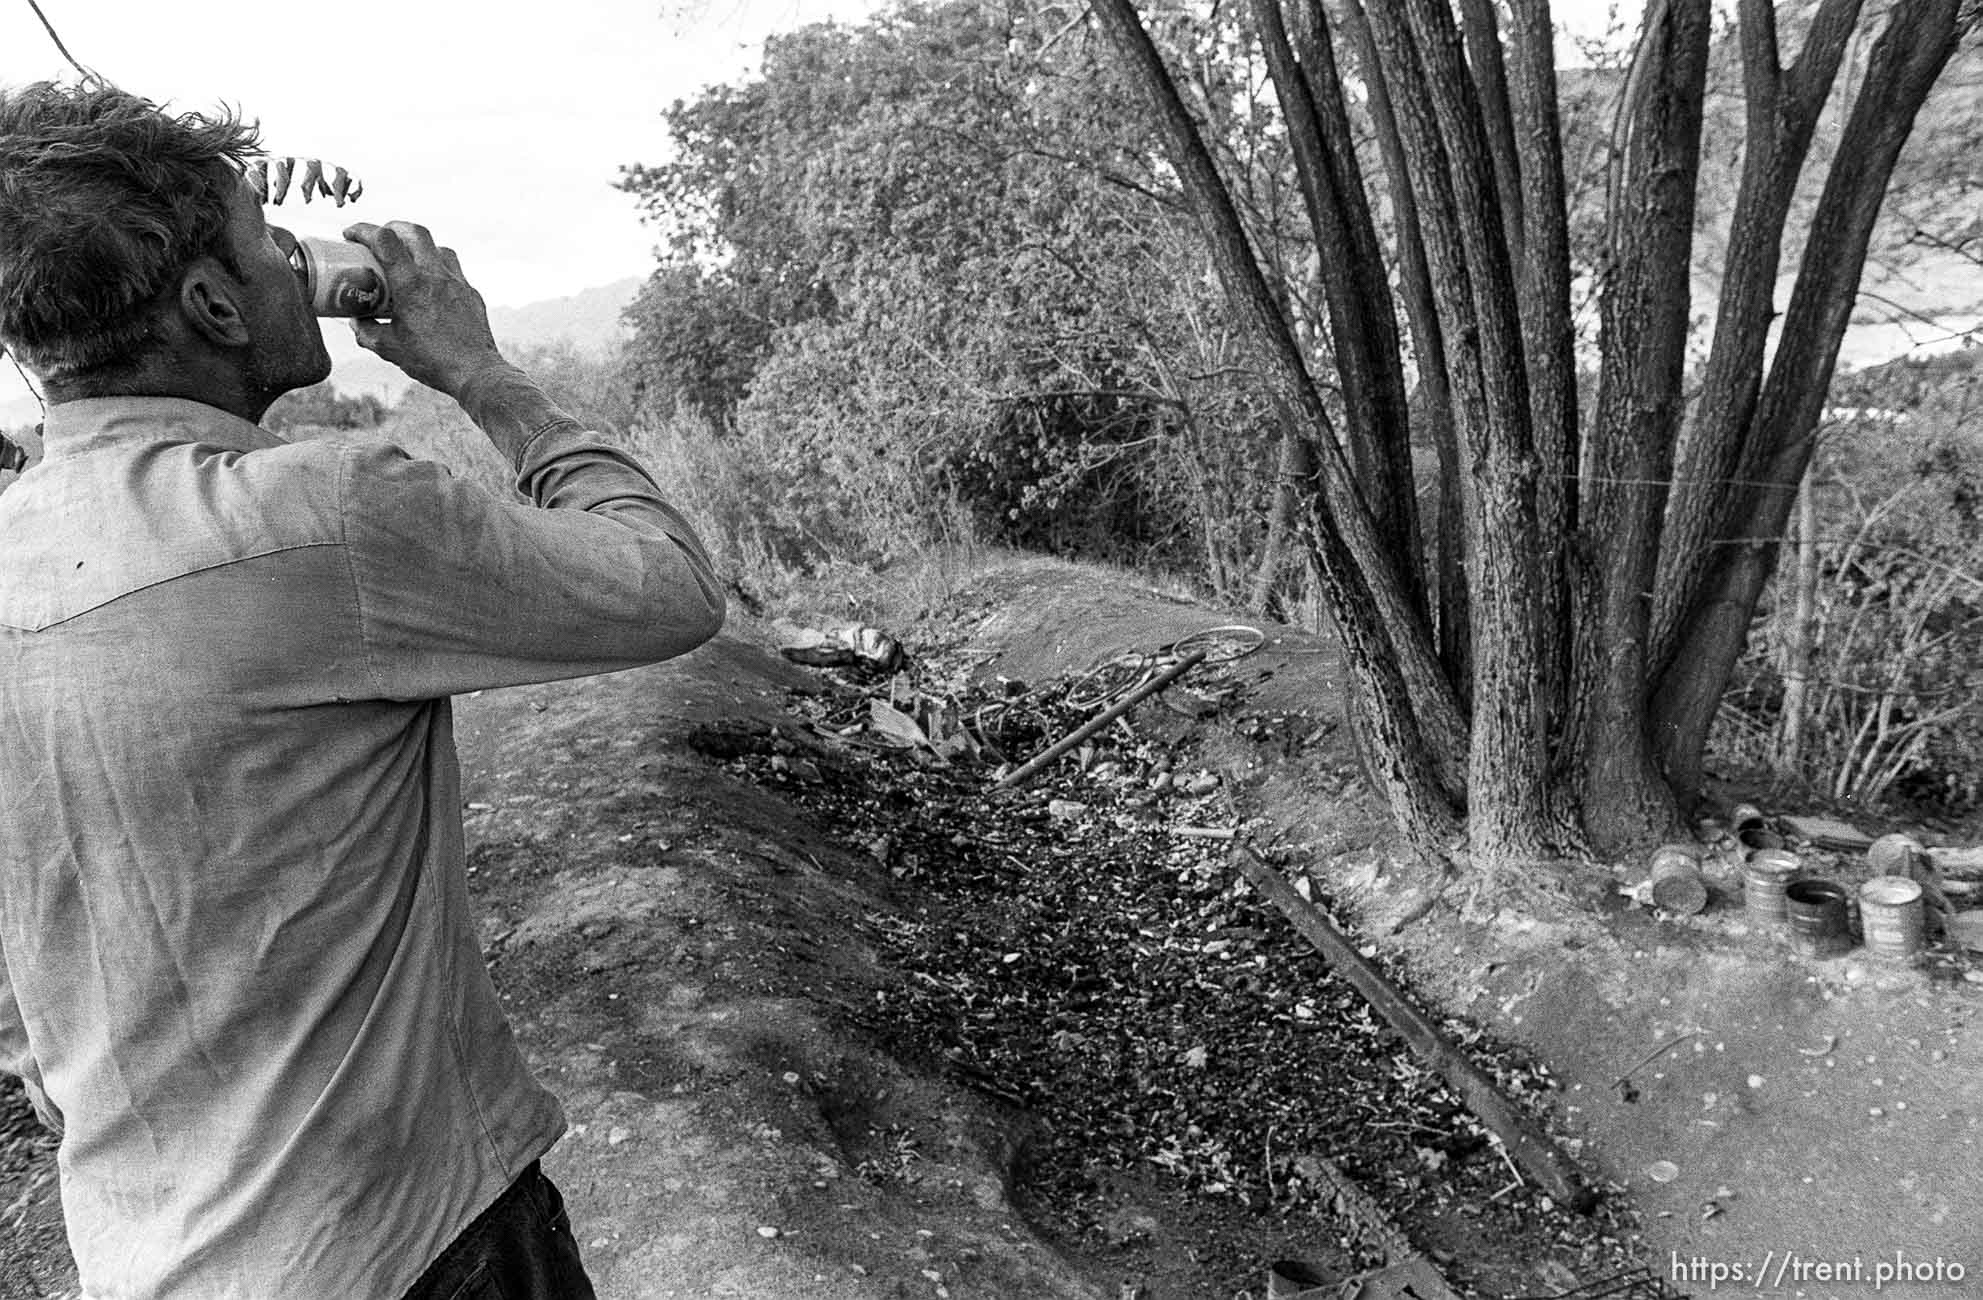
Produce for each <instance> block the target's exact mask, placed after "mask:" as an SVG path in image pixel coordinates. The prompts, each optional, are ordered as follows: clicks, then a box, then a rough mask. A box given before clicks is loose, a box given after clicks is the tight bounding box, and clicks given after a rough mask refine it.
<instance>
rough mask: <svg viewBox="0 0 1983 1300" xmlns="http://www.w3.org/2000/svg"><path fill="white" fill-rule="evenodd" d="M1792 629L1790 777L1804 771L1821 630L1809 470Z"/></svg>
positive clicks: (1787, 648)
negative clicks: (1815, 656) (1806, 730)
mask: <svg viewBox="0 0 1983 1300" xmlns="http://www.w3.org/2000/svg"><path fill="white" fill-rule="evenodd" d="M1791 585H1792V594H1791V601H1790V627H1789V631H1788V634H1787V635H1786V636H1785V637H1784V654H1783V710H1782V718H1783V722H1782V729H1781V731H1780V732H1779V733H1778V741H1777V753H1776V761H1777V765H1778V766H1779V767H1781V768H1783V769H1784V770H1786V771H1790V772H1795V771H1797V770H1799V769H1800V768H1802V767H1803V766H1804V720H1805V718H1806V717H1807V716H1808V715H1809V713H1810V708H1811V658H1812V655H1813V653H1814V651H1815V650H1816V648H1817V630H1818V510H1817V498H1816V492H1815V491H1814V487H1813V484H1812V482H1811V473H1810V470H1809V468H1808V467H1807V468H1806V470H1805V472H1804V482H1803V485H1802V486H1801V487H1799V488H1798V492H1797V569H1796V571H1795V573H1794V575H1793V577H1792V580H1791Z"/></svg>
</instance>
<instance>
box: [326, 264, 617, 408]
mask: <svg viewBox="0 0 1983 1300" xmlns="http://www.w3.org/2000/svg"><path fill="white" fill-rule="evenodd" d="M644 283H646V282H645V281H644V280H641V279H640V278H638V277H634V278H630V279H626V280H615V281H614V282H613V283H611V284H603V285H599V286H597V287H595V288H591V289H585V290H582V291H580V292H578V293H575V294H572V295H571V296H570V297H567V298H550V299H546V300H545V301H543V302H533V303H526V304H524V305H523V306H521V307H491V308H490V309H489V327H490V328H491V329H492V330H494V331H495V335H496V341H497V342H498V343H500V344H502V345H504V346H505V347H530V346H541V345H545V344H551V343H556V342H558V341H559V340H561V339H562V340H564V341H566V342H569V343H571V344H572V345H573V346H574V347H576V348H578V349H579V350H580V351H583V352H595V353H596V352H603V351H605V350H606V349H607V348H609V347H611V346H612V345H613V344H614V343H616V342H618V341H619V339H620V338H621V337H623V336H624V334H625V332H626V331H625V327H624V326H622V325H621V324H620V313H621V312H622V311H624V310H625V309H626V306H627V304H628V303H630V302H632V301H633V299H634V295H635V294H637V293H639V292H640V286H641V285H642V284H644ZM324 341H325V342H326V343H327V344H329V346H330V354H331V366H332V369H331V383H332V384H334V385H336V386H337V388H338V389H339V390H340V391H342V392H345V393H351V394H358V393H372V394H374V395H376V396H379V397H382V398H385V399H387V400H393V399H396V398H397V397H398V396H399V395H400V394H401V393H403V392H405V391H406V389H407V387H408V385H409V384H410V383H411V382H412V381H411V380H409V379H407V377H406V376H405V375H403V374H401V373H400V372H399V369H398V367H396V366H392V365H389V364H388V363H386V362H384V361H381V360H379V359H378V358H377V357H375V356H373V355H372V354H371V353H369V352H367V351H365V350H364V349H363V348H361V347H359V346H358V344H357V342H356V341H355V340H354V339H353V338H352V337H351V326H350V325H349V324H347V323H346V322H344V321H325V322H324Z"/></svg>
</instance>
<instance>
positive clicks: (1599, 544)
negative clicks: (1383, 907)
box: [1574, 0, 1713, 855]
mask: <svg viewBox="0 0 1983 1300" xmlns="http://www.w3.org/2000/svg"><path fill="white" fill-rule="evenodd" d="M1712 20H1713V15H1712V13H1711V12H1710V9H1709V3H1708V0H1656V2H1655V3H1654V4H1653V5H1652V6H1650V7H1649V8H1648V10H1647V16H1646V25H1645V28H1644V30H1643V31H1642V32H1641V34H1640V37H1639V47H1638V55H1637V57H1638V60H1639V61H1640V65H1641V66H1640V67H1639V68H1638V69H1637V70H1636V72H1635V74H1634V75H1633V77H1632V78H1631V79H1630V83H1629V84H1630V85H1631V87H1632V92H1631V93H1632V98H1631V99H1629V100H1628V101H1627V102H1625V103H1623V104H1621V105H1620V106H1619V113H1620V115H1621V118H1622V121H1623V126H1624V129H1623V130H1621V131H1619V132H1617V133H1615V138H1619V139H1621V140H1622V142H1623V152H1622V156H1621V157H1619V158H1617V159H1615V160H1614V177H1615V180H1616V182H1617V185H1616V188H1614V190H1613V191H1612V193H1611V195H1610V196H1609V203H1608V209H1609V212H1610V217H1611V226H1610V234H1609V240H1608V252H1609V258H1610V274H1609V277H1608V278H1607V280H1606V283H1605V286H1604V296H1603V300H1602V322H1603V338H1602V347H1603V354H1604V365H1603V370H1602V372H1601V374H1600V376H1599V384H1598V402H1597V415H1596V421H1595V427H1594V430H1593V436H1592V438H1591V443H1590V447H1589V451H1588V455H1587V458H1586V460H1587V463H1586V472H1585V475H1584V479H1583V504H1582V507H1581V509H1580V511H1579V514H1580V516H1581V517H1582V518H1583V519H1584V520H1585V521H1586V524H1587V527H1588V529H1589V532H1588V545H1589V548H1590V550H1591V552H1592V553H1593V554H1594V556H1595V557H1596V558H1597V565H1596V573H1595V577H1596V579H1597V581H1596V587H1595V591H1594V592H1592V593H1591V595H1592V597H1593V598H1594V599H1593V601H1592V607H1591V608H1590V609H1589V611H1588V614H1587V616H1586V618H1584V619H1583V620H1581V621H1580V623H1579V626H1578V635H1577V655H1576V670H1577V672H1576V680H1575V687H1574V693H1575V695H1576V696H1577V698H1579V699H1580V700H1585V701H1588V708H1589V727H1588V732H1587V734H1586V735H1585V736H1584V737H1583V738H1582V740H1583V752H1582V755H1581V758H1582V783H1581V787H1580V791H1579V793H1580V795H1581V799H1580V802H1581V804H1582V807H1583V819H1584V828H1585V830H1586V831H1587V832H1588V833H1589V834H1590V836H1591V839H1592V842H1593V844H1594V845H1595V847H1596V848H1597V849H1598V850H1599V851H1600V852H1603V853H1606V854H1612V855H1615V854H1617V853H1619V852H1621V851H1623V850H1625V849H1627V848H1631V847H1634V846H1637V845H1641V844H1644V843H1647V842H1650V841H1656V840H1660V839H1667V838H1670V837H1671V836H1672V835H1673V834H1674V833H1675V832H1676V831H1677V830H1678V829H1679V814H1678V809H1677V808H1676V807H1675V805H1674V802H1673V795H1672V792H1671V790H1669V789H1668V787H1667V786H1666V783H1665V782H1664V780H1662V779H1661V776H1660V773H1659V772H1658V770H1657V769H1656V768H1655V767H1654V766H1653V763H1652V755H1651V751H1650V748H1649V746H1648V744H1647V729H1646V712H1645V704H1646V636H1647V630H1648V626H1649V623H1650V620H1651V610H1650V608H1649V601H1648V599H1647V592H1648V591H1649V590H1650V589H1651V586H1652V577H1653V567H1654V564H1655V562H1656V558H1657V556H1658V553H1659V524H1660V515H1661V511H1662V509H1663V507H1664V505H1665V502H1666V489H1665V483H1666V478H1667V474H1668V472H1669V470H1670V469H1671V466H1672V454H1673V444H1674V440H1675V437H1676V436H1677V434H1678V431H1679V427H1680V416H1681V401H1682V398H1681V378H1682V373H1683V370H1684V367H1685V363H1686V346H1687V325H1688V304H1689V294H1688V283H1687V279H1686V277H1684V276H1675V275H1674V274H1673V268H1674V267H1677V266H1686V265H1687V264H1688V261H1689V250H1690V249H1691V247H1692V244H1693V231H1694V195H1695V186H1696V180H1697V177H1698V171H1699V160H1700V144H1701V115H1702V98H1703V96H1704V94H1705V92H1706V85H1707V67H1708V37H1709V34H1710V29H1711V26H1712Z"/></svg>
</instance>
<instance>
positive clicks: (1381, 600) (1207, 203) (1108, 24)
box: [1095, 0, 1467, 828]
mask: <svg viewBox="0 0 1983 1300" xmlns="http://www.w3.org/2000/svg"><path fill="white" fill-rule="evenodd" d="M1095 11H1096V13H1097V15H1098V16H1099V17H1100V19H1101V21H1102V23H1103V26H1104V27H1105V28H1106V29H1107V30H1108V32H1109V35H1110V37H1111V38H1112V39H1113V40H1114V41H1115V43H1116V45H1117V48H1118V49H1119V50H1120V51H1121V52H1122V55H1123V57H1124V59H1125V61H1126V62H1127V63H1128V65H1129V67H1130V69H1131V71H1132V73H1133V75H1134V76H1135V78H1136V80H1137V81H1138V82H1139V83H1140V84H1141V85H1142V87H1143V89H1144V91H1145V93H1146V95H1147V96H1148V97H1149V99H1150V101H1151V107H1152V108H1153V109H1154V110H1155V113H1156V118H1157V126H1158V128H1159V130H1160V131H1161V132H1162V134H1163V137H1164V139H1165V142H1166V143H1167V144H1168V146H1169V148H1170V154H1171V159H1172V162H1173V164H1174V165H1175V166H1176V168H1177V171H1178V174H1179V177H1180V179H1181V180H1182V182H1183V184H1184V187H1185V191H1186V193H1187V194H1188V195H1189V196H1190V198H1191V200H1192V206H1193V209H1194V211H1195V212H1196V213H1197V214H1198V217H1199V220H1200V221H1201V223H1202V224H1203V228H1204V232H1205V237H1206V243H1207V246H1208V248H1209V250H1210V252H1211V254H1212V260H1213V264H1214V266H1215V267H1216V268H1217V270H1218V273H1219V277H1220V280H1221V281H1222V282H1223V283H1224V285H1225V288H1226V294H1227V297H1228V299H1229V300H1230V301H1231V302H1232V303H1233V306H1234V308H1235V310H1236V313H1237V314H1239V315H1240V316H1241V317H1242V318H1243V319H1244V320H1245V321H1246V322H1247V324H1248V325H1249V326H1250V328H1251V330H1252V331H1253V334H1254V337H1255V338H1256V339H1257V340H1258V341H1259V342H1260V343H1261V345H1262V350H1263V352H1264V353H1265V360H1266V361H1267V363H1268V365H1269V367H1270V371H1271V373H1272V374H1273V376H1274V378H1275V380H1276V382H1277V387H1278V388H1279V389H1280V392H1281V394H1282V396H1283V397H1284V398H1285V399H1286V400H1287V402H1288V403H1289V405H1290V407H1291V408H1292V409H1293V410H1294V411H1296V412H1297V413H1298V415H1299V418H1300V419H1301V422H1302V423H1303V424H1304V425H1305V426H1306V427H1308V428H1310V429H1313V430H1315V431H1316V436H1315V437H1314V438H1313V440H1312V443H1311V448H1312V450H1313V452H1314V454H1315V458H1316V465H1317V473H1316V476H1315V479H1314V480H1313V482H1314V485H1315V489H1316V492H1317V495H1318V497H1319V501H1318V503H1317V504H1318V506H1319V508H1318V509H1315V510H1313V511H1311V512H1310V513H1311V514H1312V515H1313V516H1314V519H1313V522H1314V527H1315V531H1316V532H1317V533H1318V534H1319V535H1318V536H1317V537H1316V538H1315V540H1314V545H1315V548H1316V549H1317V552H1318V555H1319V556H1321V557H1326V558H1324V559H1319V560H1318V563H1319V564H1320V565H1321V567H1322V572H1323V578H1324V581H1325V584H1326V586H1327V588H1328V590H1329V594H1330V599H1331V610H1332V612H1333V613H1334V615H1335V617H1336V621H1337V624H1338V629H1339V632H1340V633H1341V635H1342V637H1343V640H1344V643H1345V647H1346V648H1349V647H1351V646H1356V647H1359V649H1358V650H1357V651H1356V653H1354V654H1352V655H1351V656H1350V658H1351V667H1352V669H1353V670H1356V671H1359V672H1362V673H1367V674H1368V675H1369V677H1370V682H1369V684H1370V686H1371V689H1372V692H1373V696H1374V699H1375V705H1374V708H1375V709H1376V710H1378V711H1381V712H1384V713H1386V714H1388V715H1389V716H1390V717H1391V718H1392V719H1393V723H1392V724H1391V725H1389V726H1388V727H1387V728H1385V729H1382V730H1380V732H1379V733H1378V734H1377V739H1378V741H1379V742H1380V743H1391V742H1392V741H1394V740H1396V741H1399V743H1404V740H1405V738H1409V741H1410V745H1411V746H1412V747H1415V748H1416V749H1417V751H1418V752H1417V753H1416V754H1413V755H1405V754H1396V755H1386V756H1385V763H1386V764H1387V766H1388V767H1391V768H1395V769H1396V770H1397V771H1399V772H1400V773H1402V774H1405V775H1407V776H1413V777H1415V776H1416V775H1417V773H1418V766H1419V765H1420V764H1423V763H1429V764H1430V765H1431V768H1432V771H1433V774H1434V777H1435V780H1434V782H1433V785H1434V787H1435V789H1436V793H1437V795H1438V799H1437V801H1436V802H1438V803H1439V804H1440V806H1441V808H1443V809H1444V810H1445V812H1444V815H1445V816H1446V817H1449V818H1450V816H1451V811H1450V810H1451V809H1452V808H1454V807H1463V806H1464V803H1465V799H1466V792H1467V777H1466V761H1465V759H1464V757H1463V755H1464V754H1465V753H1466V748H1467V726H1466V722H1465V721H1464V719H1463V718H1462V717H1461V714H1460V709H1459V701H1458V698H1457V697H1456V696H1455V694H1454V692H1453V690H1452V687H1451V684H1450V683H1449V682H1447V681H1446V679H1445V678H1444V677H1443V676H1442V675H1441V673H1440V671H1439V665H1438V662H1437V660H1436V659H1435V658H1434V657H1433V654H1432V649H1431V638H1430V635H1429V629H1428V625H1427V623H1426V619H1425V611H1424V609H1423V607H1422V606H1419V605H1415V604H1414V603H1413V602H1412V600H1411V599H1410V597H1409V595H1408V594H1407V593H1408V592H1409V590H1410V587H1409V585H1408V584H1407V583H1406V582H1405V581H1404V580H1403V579H1402V577H1401V576H1400V574H1399V566H1400V565H1401V564H1403V563H1407V562H1409V561H1410V559H1411V557H1409V556H1399V555H1396V554H1394V553H1392V552H1391V551H1390V550H1389V549H1388V548H1387V547H1386V546H1385V545H1384V543H1383V540H1382V538H1381V535H1380V533H1379V531H1378V529H1377V526H1376V523H1375V521H1374V520H1373V519H1372V517H1371V515H1370V511H1369V508H1368V507H1367V505H1366V504H1365V503H1364V501H1363V499H1362V495H1361V493H1360V492H1359V491H1358V488H1357V485H1356V482H1355V478H1354V475H1353V474H1352V473H1351V470H1350V467H1349V465H1348V463H1347V461H1346V460H1345V459H1344V456H1343V452H1342V448H1341V445H1340V444H1339V442H1338V441H1337V438H1336V435H1335V430H1334V426H1333V422H1332V421H1331V420H1330V418H1329V413H1328V410H1327V408H1326V407H1324V405H1323V403H1322V399H1321V395H1320V393H1319V392H1318V391H1317V389H1316V387H1315V382H1314V379H1313V378H1312V376H1310V374H1309V372H1308V367H1307V364H1306V363H1305V361H1304V360H1303V358H1302V356H1301V353H1300V350H1299V348H1298V347H1297V346H1296V345H1295V341H1294V337H1293V334H1292V332H1291V331H1290V330H1289V328H1288V323H1287V320H1286V318H1285V317H1284V316H1283V315H1282V313H1281V312H1280V311H1279V310H1277V308H1276V307H1275V303H1274V296H1273V292H1272V290H1271V289H1270V288H1269V286H1268V284H1267V282H1266V280H1265V278H1264V277H1263V275H1262V274H1261V271H1260V266H1259V264H1258V262H1257V261H1255V259H1254V257H1253V253H1252V249H1251V246H1250V244H1249V242H1248V240H1247V237H1246V230H1245V227H1244V226H1243V225H1242V224H1241V222H1240V219H1239V214H1238V212H1237V211H1236V210H1235V209H1234V207H1233V204H1232V199H1231V196H1230V194H1229V193H1228V191H1227V189H1226V187H1225V184H1224V182H1223V181H1222V180H1221V179H1220V177H1219V174H1218V169H1217V167H1216V166H1215V165H1214V164H1213V162H1212V157H1211V154H1210V153H1209V152H1208V151H1207V150H1206V148H1205V144H1204V141H1203V139H1202V138H1201V136H1200V134H1199V131H1198V128H1197V125H1196V124H1195V123H1194V122H1193V120H1192V118H1191V114H1190V111H1189V110H1188V109H1186V107H1185V105H1184V101H1183V99H1182V98H1181V97H1180V96H1179V95H1178V93H1177V87H1176V85H1175V83H1174V82H1173V80H1172V78H1171V76H1170V74H1169V71H1168V70H1167V69H1166V67H1165V65H1164V61H1163V56H1162V55H1161V54H1160V53H1159V52H1158V50H1157V48H1156V45H1155V44H1154V43H1153V42H1152V41H1151V40H1150V35H1149V33H1148V32H1146V31H1145V30H1144V29H1143V24H1142V21H1141V20H1140V19H1139V18H1138V17H1137V14H1136V10H1135V7H1134V5H1133V3H1132V0H1097V3H1096V6H1095ZM1366 620H1367V621H1366ZM1359 655H1360V656H1362V662H1361V664H1359V663H1358V656H1359ZM1395 791H1409V795H1408V797H1409V798H1411V799H1412V800H1413V801H1414V802H1415V803H1416V804H1424V805H1426V806H1422V807H1421V806H1414V807H1409V808H1408V807H1403V806H1399V805H1394V807H1393V813H1394V815H1395V816H1396V817H1397V818H1398V820H1399V822H1400V825H1401V827H1402V826H1405V825H1410V826H1413V827H1421V828H1422V827H1423V826H1424V825H1427V824H1430V823H1432V822H1434V821H1436V820H1437V819H1438V817H1439V815H1440V813H1439V811H1438V810H1435V809H1434V808H1432V807H1431V806H1430V804H1429V803H1428V800H1429V799H1430V795H1431V793H1432V792H1431V791H1427V790H1424V789H1420V788H1419V787H1418V786H1417V785H1416V784H1414V783H1413V782H1412V781H1407V780H1404V779H1402V778H1401V780H1400V782H1399V784H1398V785H1397V786H1396V787H1395ZM1395 791H1394V792H1395ZM1401 797H1406V796H1403V795H1401Z"/></svg>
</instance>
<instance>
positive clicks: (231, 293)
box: [179, 257, 251, 348]
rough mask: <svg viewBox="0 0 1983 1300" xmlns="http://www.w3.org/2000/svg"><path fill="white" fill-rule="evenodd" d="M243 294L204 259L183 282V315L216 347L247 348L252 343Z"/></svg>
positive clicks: (195, 263) (212, 261) (196, 262)
mask: <svg viewBox="0 0 1983 1300" xmlns="http://www.w3.org/2000/svg"><path fill="white" fill-rule="evenodd" d="M240 294H241V290H240V286H239V285H238V284H236V283H235V282H234V277H232V276H230V275H228V274H227V273H226V272H225V271H224V270H222V269H221V265H220V263H219V262H218V261H217V260H216V259H214V258H212V257H200V258H196V259H194V261H193V264H192V265H191V266H189V267H188V268H186V274H185V275H184V276H182V277H180V280H179V315H180V319H181V320H183V321H184V322H185V324H186V327H187V328H188V329H190V330H192V331H193V333H194V334H196V335H198V336H199V337H200V338H202V339H204V340H205V341H207V342H208V343H210V344H212V345H213V346H215V347H221V348H243V347H246V346H248V344H249V343H250V342H251V340H250V339H249V337H248V322H247V320H246V318H244V317H243V316H242V314H241V296H240Z"/></svg>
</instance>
